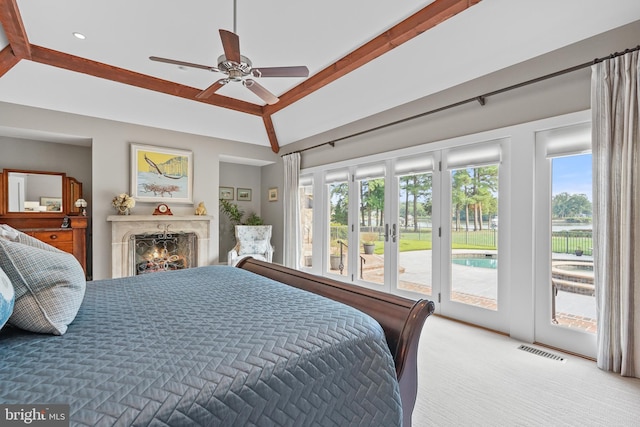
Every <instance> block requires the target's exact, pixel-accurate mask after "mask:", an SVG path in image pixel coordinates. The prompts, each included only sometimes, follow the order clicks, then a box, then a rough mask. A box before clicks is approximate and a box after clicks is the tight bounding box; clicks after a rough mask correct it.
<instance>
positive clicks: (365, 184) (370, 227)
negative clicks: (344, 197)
mask: <svg viewBox="0 0 640 427" xmlns="http://www.w3.org/2000/svg"><path fill="white" fill-rule="evenodd" d="M358 188H359V189H360V211H359V224H360V227H359V231H360V233H359V236H360V238H359V245H358V277H359V278H360V279H361V280H365V281H367V282H371V283H376V284H380V285H382V284H384V178H375V179H363V180H361V181H358Z"/></svg>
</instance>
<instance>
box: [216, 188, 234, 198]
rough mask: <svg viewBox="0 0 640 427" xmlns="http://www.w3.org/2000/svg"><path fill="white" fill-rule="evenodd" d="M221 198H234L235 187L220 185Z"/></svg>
mask: <svg viewBox="0 0 640 427" xmlns="http://www.w3.org/2000/svg"><path fill="white" fill-rule="evenodd" d="M218 198H219V199H222V200H233V187H220V191H219V196H218Z"/></svg>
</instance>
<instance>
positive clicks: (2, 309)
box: [0, 269, 16, 329]
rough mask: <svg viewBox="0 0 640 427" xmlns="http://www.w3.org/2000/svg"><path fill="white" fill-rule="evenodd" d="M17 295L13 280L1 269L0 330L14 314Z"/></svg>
mask: <svg viewBox="0 0 640 427" xmlns="http://www.w3.org/2000/svg"><path fill="white" fill-rule="evenodd" d="M15 299H16V293H15V291H14V290H13V285H12V284H11V280H9V277H8V276H7V273H5V272H4V270H2V269H0V329H2V327H3V326H4V325H5V323H7V320H9V317H10V316H11V313H13V303H14V302H15Z"/></svg>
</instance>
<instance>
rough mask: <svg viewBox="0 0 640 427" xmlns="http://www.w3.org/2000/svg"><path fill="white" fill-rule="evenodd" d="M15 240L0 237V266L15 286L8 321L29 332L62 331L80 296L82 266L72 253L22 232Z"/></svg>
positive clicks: (64, 329)
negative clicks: (13, 301) (11, 311)
mask: <svg viewBox="0 0 640 427" xmlns="http://www.w3.org/2000/svg"><path fill="white" fill-rule="evenodd" d="M18 240H19V241H18V242H12V241H8V240H4V239H0V267H1V268H2V269H3V270H4V271H5V273H6V274H7V276H8V277H9V279H10V280H11V283H12V284H13V288H14V290H15V304H14V307H13V314H12V315H11V317H10V318H9V323H10V324H11V325H13V326H16V327H18V328H21V329H26V330H29V331H32V332H40V333H49V334H54V335H63V334H64V333H65V332H66V331H67V326H68V325H69V324H70V323H71V322H72V321H73V319H75V317H76V314H77V313H78V309H79V308H80V304H81V303H82V299H83V298H84V291H85V288H86V280H85V276H84V271H83V269H82V266H81V265H80V263H79V262H78V260H77V259H76V258H75V257H74V256H73V255H71V254H69V253H67V252H63V251H60V250H58V249H56V248H54V247H53V246H50V245H47V244H46V243H44V242H41V241H40V240H37V239H34V238H32V237H31V236H27V235H25V234H24V233H21V232H20V234H19V236H18ZM22 241H24V242H25V243H22Z"/></svg>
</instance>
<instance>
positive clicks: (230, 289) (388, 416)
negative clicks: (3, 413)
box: [0, 266, 402, 427]
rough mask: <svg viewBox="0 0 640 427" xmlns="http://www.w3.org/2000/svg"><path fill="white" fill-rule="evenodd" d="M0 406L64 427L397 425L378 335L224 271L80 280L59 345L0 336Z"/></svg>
mask: <svg viewBox="0 0 640 427" xmlns="http://www.w3.org/2000/svg"><path fill="white" fill-rule="evenodd" d="M0 402H1V403H22V404H36V403H45V404H51V403H67V404H70V408H71V409H70V410H71V425H91V426H94V425H96V426H111V425H117V426H133V425H136V426H137V425H139V426H143V425H144V426H146V425H152V426H167V425H168V426H190V425H200V426H244V425H255V426H261V427H262V426H305V425H319V426H385V427H387V426H395V425H400V424H401V418H402V408H401V405H400V394H399V390H398V384H397V381H396V377H395V369H394V364H393V360H392V358H391V355H390V353H389V350H388V348H387V344H386V341H385V337H384V333H383V331H382V328H381V327H380V325H379V324H378V323H377V322H376V321H375V320H373V319H372V318H371V317H369V316H367V315H366V314H363V313H362V312H360V311H357V310H355V309H352V308H350V307H348V306H346V305H343V304H340V303H337V302H334V301H331V300H328V299H326V298H323V297H320V296H317V295H314V294H311V293H309V292H305V291H301V290H299V289H295V288H292V287H289V286H287V285H284V284H281V283H278V282H275V281H273V280H270V279H267V278H264V277H261V276H258V275H255V274H253V273H250V272H247V271H244V270H241V269H238V268H233V267H227V266H212V267H201V268H194V269H188V270H181V271H176V272H167V273H155V274H148V275H144V276H136V277H133V278H124V279H113V280H102V281H95V282H88V283H87V291H86V294H85V298H84V301H83V303H82V307H81V308H80V311H79V313H78V316H77V317H76V319H75V320H74V321H73V323H72V324H71V325H70V326H69V329H68V331H67V333H66V334H65V335H63V336H53V335H40V334H34V333H29V332H24V331H20V330H16V329H13V328H5V329H3V330H2V332H0Z"/></svg>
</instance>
